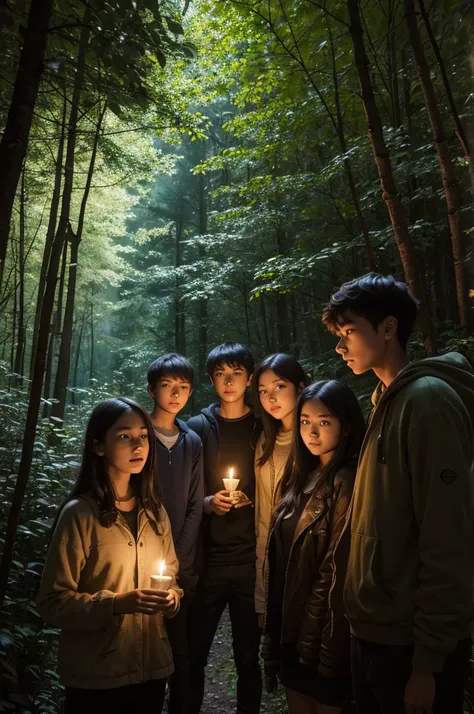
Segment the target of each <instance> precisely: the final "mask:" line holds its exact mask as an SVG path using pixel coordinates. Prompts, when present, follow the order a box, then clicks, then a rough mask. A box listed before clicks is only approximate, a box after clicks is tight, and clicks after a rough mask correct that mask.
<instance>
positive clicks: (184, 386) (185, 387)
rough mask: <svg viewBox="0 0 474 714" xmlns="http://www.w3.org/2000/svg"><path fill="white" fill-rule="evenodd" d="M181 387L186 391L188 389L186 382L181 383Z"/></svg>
mask: <svg viewBox="0 0 474 714" xmlns="http://www.w3.org/2000/svg"><path fill="white" fill-rule="evenodd" d="M181 389H183V390H184V391H185V392H187V391H188V389H189V387H188V385H187V384H183V385H182V386H181Z"/></svg>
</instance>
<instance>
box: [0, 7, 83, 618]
mask: <svg viewBox="0 0 474 714" xmlns="http://www.w3.org/2000/svg"><path fill="white" fill-rule="evenodd" d="M87 16H88V10H86V11H85V15H84V19H83V23H84V24H83V27H82V30H81V36H80V41H79V51H78V61H77V68H76V75H75V79H74V89H73V96H72V101H71V111H70V115H69V133H68V146H67V152H66V168H65V179H64V191H63V201H62V209H61V217H60V220H59V226H58V230H57V232H56V236H55V239H54V242H53V246H52V249H51V258H50V262H49V268H48V275H47V278H46V289H45V293H44V299H43V305H42V310H41V319H40V324H39V330H38V342H37V347H36V356H35V365H34V370H33V378H32V382H31V390H30V400H29V404H28V410H27V414H26V424H25V430H24V433H23V445H22V451H21V459H20V465H19V467H18V475H17V480H16V484H15V491H14V493H13V498H12V502H11V505H10V511H9V513H8V520H7V525H6V529H5V540H4V545H3V552H2V561H1V563H0V607H2V605H3V602H4V599H5V594H6V590H7V585H8V573H9V571H10V567H11V562H12V558H13V552H14V547H15V537H16V530H17V527H18V523H19V521H20V514H21V507H22V504H23V499H24V496H25V490H26V486H27V483H28V477H29V473H30V468H31V461H32V458H33V449H34V443H35V437H36V427H37V422H38V415H39V409H40V403H41V392H42V388H43V378H44V370H45V362H46V351H47V347H48V335H49V329H50V321H51V315H52V312H53V306H54V294H55V292H56V283H57V279H58V267H59V262H60V260H61V252H62V248H63V244H64V240H65V237H66V230H67V227H68V224H69V206H70V202H71V190H72V180H73V172H74V152H75V146H76V130H77V118H78V110H79V99H80V96H81V90H82V83H83V81H84V69H85V57H86V50H87V44H88V40H89V29H88V21H86V17H87Z"/></svg>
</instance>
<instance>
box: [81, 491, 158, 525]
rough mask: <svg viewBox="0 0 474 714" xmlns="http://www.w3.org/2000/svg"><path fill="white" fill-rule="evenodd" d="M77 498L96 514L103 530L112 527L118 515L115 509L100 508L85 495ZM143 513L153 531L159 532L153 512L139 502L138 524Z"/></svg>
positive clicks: (90, 497)
mask: <svg viewBox="0 0 474 714" xmlns="http://www.w3.org/2000/svg"><path fill="white" fill-rule="evenodd" d="M77 498H83V499H84V500H85V501H87V503H89V505H90V506H91V508H92V509H93V510H94V511H95V512H96V513H97V515H98V517H99V519H100V521H101V523H102V525H103V526H104V528H111V527H112V526H113V525H114V523H115V522H116V520H117V518H118V515H119V514H118V512H117V509H116V508H114V509H113V510H107V509H105V508H101V507H100V505H99V503H97V501H96V499H95V498H93V497H92V496H90V495H89V494H87V493H82V494H81V495H80V496H77ZM143 512H144V513H146V516H147V518H148V520H149V521H150V524H151V526H152V528H153V530H155V531H156V532H159V527H158V521H157V520H156V518H155V516H154V515H153V512H152V511H151V509H149V508H147V507H146V503H141V502H140V503H139V508H138V522H140V514H141V513H143Z"/></svg>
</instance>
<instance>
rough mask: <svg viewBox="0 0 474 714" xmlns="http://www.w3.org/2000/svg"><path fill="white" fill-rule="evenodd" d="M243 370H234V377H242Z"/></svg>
mask: <svg viewBox="0 0 474 714" xmlns="http://www.w3.org/2000/svg"><path fill="white" fill-rule="evenodd" d="M242 374H243V372H239V371H236V372H234V377H241V376H242Z"/></svg>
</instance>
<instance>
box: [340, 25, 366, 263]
mask: <svg viewBox="0 0 474 714" xmlns="http://www.w3.org/2000/svg"><path fill="white" fill-rule="evenodd" d="M328 36H329V44H330V48H331V64H332V80H333V86H334V100H335V107H336V120H337V130H338V136H339V144H340V146H341V151H342V153H343V154H344V156H346V154H347V142H346V135H345V131H344V117H343V114H342V109H341V100H340V95H339V79H338V76H337V66H336V52H335V49H334V42H333V37H332V32H331V28H330V25H329V20H328ZM344 171H345V173H346V178H347V183H348V184H349V191H350V194H351V198H352V203H353V205H354V210H355V212H356V216H357V220H358V223H359V228H360V230H361V233H362V235H363V237H364V243H365V252H366V256H367V265H368V267H369V270H373V271H375V270H377V261H376V260H375V255H374V251H373V248H372V239H371V237H370V233H369V229H368V227H367V222H366V220H365V216H364V214H363V213H362V209H361V207H360V201H359V195H358V193H357V187H356V183H355V181H354V176H353V174H352V166H351V162H350V160H349V159H348V158H344Z"/></svg>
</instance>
